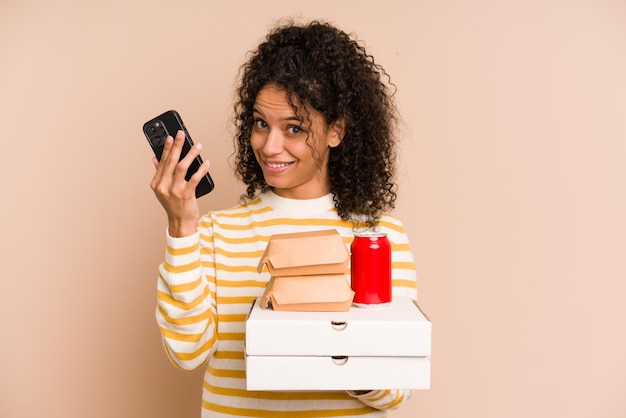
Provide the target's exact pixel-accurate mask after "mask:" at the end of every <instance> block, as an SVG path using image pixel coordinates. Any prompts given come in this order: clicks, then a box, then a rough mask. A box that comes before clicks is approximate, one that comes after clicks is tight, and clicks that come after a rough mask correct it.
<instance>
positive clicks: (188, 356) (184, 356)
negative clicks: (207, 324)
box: [174, 334, 215, 361]
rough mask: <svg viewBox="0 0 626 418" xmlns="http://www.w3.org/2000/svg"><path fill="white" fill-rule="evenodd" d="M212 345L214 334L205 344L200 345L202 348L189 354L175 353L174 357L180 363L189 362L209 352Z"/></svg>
mask: <svg viewBox="0 0 626 418" xmlns="http://www.w3.org/2000/svg"><path fill="white" fill-rule="evenodd" d="M213 344H215V334H213V336H212V337H211V338H210V339H209V340H208V341H207V342H205V343H204V344H202V347H200V348H198V349H197V350H196V351H194V352H191V353H180V352H175V353H174V355H175V356H176V357H177V358H179V359H180V360H182V361H190V360H193V359H195V358H196V357H198V356H199V355H201V354H203V353H205V352H207V351H209V350H210V349H211V347H212V346H213Z"/></svg>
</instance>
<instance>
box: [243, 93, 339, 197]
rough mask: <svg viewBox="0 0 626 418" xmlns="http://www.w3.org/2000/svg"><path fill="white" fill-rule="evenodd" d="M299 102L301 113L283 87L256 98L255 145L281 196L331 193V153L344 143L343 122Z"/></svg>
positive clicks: (271, 183) (252, 142)
mask: <svg viewBox="0 0 626 418" xmlns="http://www.w3.org/2000/svg"><path fill="white" fill-rule="evenodd" d="M296 106H297V108H298V114H296V112H295V111H294V109H293V107H292V106H291V105H290V104H289V101H288V99H287V93H286V92H285V91H284V90H281V89H279V88H277V87H276V86H273V85H267V86H265V87H263V89H261V91H259V94H258V95H257V97H256V100H255V102H254V113H253V116H254V127H253V129H252V135H251V136H250V145H251V146H252V149H253V151H254V155H255V157H256V160H257V161H258V163H259V165H260V166H261V169H262V170H263V175H264V177H265V181H266V182H267V184H268V185H269V186H270V187H272V189H273V190H274V192H275V193H276V194H278V195H279V196H282V197H287V198H292V199H314V198H317V197H321V196H324V195H326V194H328V193H329V192H330V179H329V178H328V157H329V155H330V148H333V147H336V146H337V145H339V144H340V142H341V138H342V136H343V124H342V123H340V122H334V123H332V124H330V125H327V124H326V123H325V121H324V118H323V116H322V115H321V114H320V113H319V112H317V111H315V110H314V109H311V108H310V107H309V108H307V110H304V109H303V108H302V106H299V105H298V103H296ZM307 112H308V113H307ZM301 116H302V117H301Z"/></svg>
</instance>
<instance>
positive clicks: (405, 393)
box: [348, 389, 415, 410]
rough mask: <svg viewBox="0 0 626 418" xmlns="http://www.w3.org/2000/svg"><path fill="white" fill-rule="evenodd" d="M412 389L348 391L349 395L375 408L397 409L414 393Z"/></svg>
mask: <svg viewBox="0 0 626 418" xmlns="http://www.w3.org/2000/svg"><path fill="white" fill-rule="evenodd" d="M414 392H415V391H413V390H403V389H393V390H372V391H370V392H367V393H364V394H361V395H359V394H357V393H355V392H348V393H349V394H350V396H352V397H354V398H356V399H358V400H359V401H361V402H362V403H363V404H365V405H367V406H371V407H372V408H375V409H383V410H391V409H397V408H399V407H400V405H402V403H404V402H405V401H406V400H408V399H409V398H410V397H411V396H412V395H413V393H414Z"/></svg>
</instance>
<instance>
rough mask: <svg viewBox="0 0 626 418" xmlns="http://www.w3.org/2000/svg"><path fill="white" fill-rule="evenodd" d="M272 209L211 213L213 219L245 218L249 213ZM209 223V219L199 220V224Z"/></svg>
mask: <svg viewBox="0 0 626 418" xmlns="http://www.w3.org/2000/svg"><path fill="white" fill-rule="evenodd" d="M272 211H273V209H272V208H270V207H269V206H268V207H264V208H261V209H252V210H248V211H245V212H235V213H224V212H220V213H215V212H214V213H212V214H211V215H212V216H214V217H215V219H237V218H247V217H249V216H250V215H259V214H261V213H268V212H272ZM208 223H210V221H207V222H201V223H200V225H203V224H208Z"/></svg>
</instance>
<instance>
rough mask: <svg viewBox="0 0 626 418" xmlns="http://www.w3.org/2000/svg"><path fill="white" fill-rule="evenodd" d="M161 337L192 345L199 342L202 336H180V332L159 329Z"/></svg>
mask: <svg viewBox="0 0 626 418" xmlns="http://www.w3.org/2000/svg"><path fill="white" fill-rule="evenodd" d="M159 329H160V330H161V335H163V336H164V337H165V338H169V339H170V340H176V341H182V342H185V343H192V342H195V341H199V340H200V338H202V334H181V333H180V332H176V331H171V330H169V329H167V328H163V327H159Z"/></svg>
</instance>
